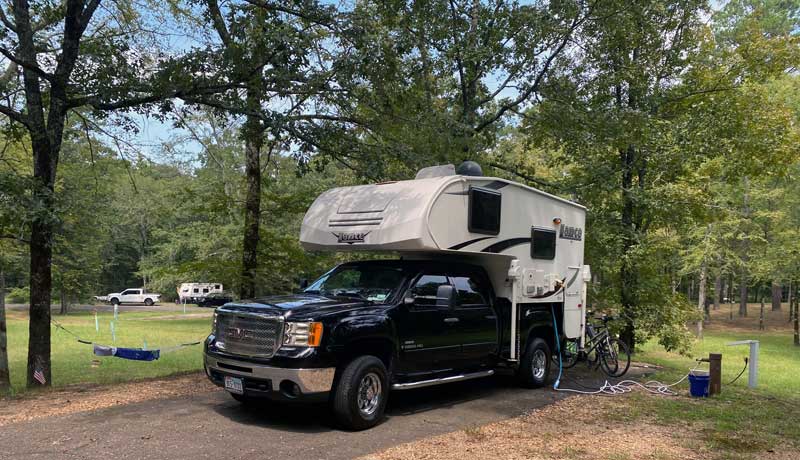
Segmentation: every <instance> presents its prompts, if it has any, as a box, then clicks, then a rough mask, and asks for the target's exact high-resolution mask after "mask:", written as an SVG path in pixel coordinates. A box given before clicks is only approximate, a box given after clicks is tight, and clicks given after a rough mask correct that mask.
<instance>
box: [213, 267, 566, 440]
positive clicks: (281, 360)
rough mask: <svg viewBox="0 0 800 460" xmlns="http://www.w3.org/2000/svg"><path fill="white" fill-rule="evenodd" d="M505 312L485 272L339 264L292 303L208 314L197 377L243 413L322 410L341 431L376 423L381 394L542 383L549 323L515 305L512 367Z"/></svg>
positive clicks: (546, 307)
mask: <svg viewBox="0 0 800 460" xmlns="http://www.w3.org/2000/svg"><path fill="white" fill-rule="evenodd" d="M510 310H511V308H510V303H509V301H508V300H506V299H498V298H496V297H495V294H494V290H493V288H492V285H491V283H490V281H489V279H488V277H487V275H486V272H485V271H484V270H483V268H481V267H479V266H474V265H467V264H464V263H446V262H439V261H432V260H413V261H412V260H379V261H367V262H351V263H345V264H342V265H339V266H338V267H336V268H334V269H333V270H331V271H329V272H328V273H326V274H325V275H323V276H322V277H320V278H319V279H318V280H317V281H315V282H314V283H312V284H311V285H310V286H308V287H307V288H306V289H305V290H304V291H302V292H301V293H300V294H297V295H289V296H274V297H267V298H263V299H257V300H253V301H248V302H237V303H228V304H226V305H224V306H222V307H220V308H218V309H217V310H216V312H215V314H214V325H213V330H212V333H211V335H209V337H208V339H207V340H206V342H205V354H204V360H205V370H206V373H207V375H208V377H209V379H211V381H213V382H214V383H215V384H217V385H219V386H222V387H224V388H225V389H226V390H228V391H229V392H230V393H231V395H232V396H233V397H234V398H235V399H237V400H238V401H240V402H242V403H248V402H252V401H253V400H256V399H259V398H270V399H278V400H285V401H326V402H329V403H330V405H331V406H332V409H333V412H334V414H335V416H336V419H337V420H338V421H339V423H340V424H341V425H342V426H343V427H344V428H347V429H354V430H358V429H366V428H369V427H371V426H373V425H375V424H376V423H378V422H380V420H381V419H382V417H383V411H384V408H385V407H386V402H387V399H388V395H389V390H390V389H391V390H407V389H413V388H420V387H424V386H430V385H437V384H441V383H448V382H454V381H459V380H466V379H470V378H477V377H484V376H489V375H492V374H493V373H494V371H495V369H496V368H498V367H506V368H511V369H512V370H514V371H515V372H516V375H517V377H518V378H519V380H520V382H521V383H522V384H523V385H525V386H529V387H540V386H543V385H545V384H546V383H547V379H548V374H549V370H550V363H551V350H553V349H554V346H555V343H554V336H555V334H554V333H553V314H552V313H551V311H555V312H556V315H557V319H558V321H557V322H558V324H560V323H561V321H560V317H561V314H562V304H561V303H558V304H554V305H551V304H548V303H545V304H542V303H536V304H523V305H519V310H520V323H519V324H520V328H519V335H518V337H519V350H523V352H522V353H521V354H522V356H521V357H520V359H519V361H511V360H509V359H508V358H509V351H510V344H509V342H510V324H511V321H510V318H508V316H509V312H510Z"/></svg>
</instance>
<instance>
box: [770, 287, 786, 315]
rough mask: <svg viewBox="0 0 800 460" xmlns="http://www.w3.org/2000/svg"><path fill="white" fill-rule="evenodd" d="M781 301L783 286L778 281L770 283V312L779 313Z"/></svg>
mask: <svg viewBox="0 0 800 460" xmlns="http://www.w3.org/2000/svg"><path fill="white" fill-rule="evenodd" d="M782 300H783V286H781V283H780V282H779V281H773V282H772V311H781V301H782Z"/></svg>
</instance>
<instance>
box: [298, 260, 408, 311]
mask: <svg viewBox="0 0 800 460" xmlns="http://www.w3.org/2000/svg"><path fill="white" fill-rule="evenodd" d="M403 276H404V273H403V270H401V269H400V268H397V267H377V266H374V265H345V266H341V267H338V268H336V269H335V270H333V271H330V272H328V273H326V274H324V275H322V277H321V278H320V279H318V280H317V281H315V282H314V284H312V285H311V286H309V287H308V289H306V290H305V292H307V293H309V294H321V295H330V296H338V297H355V298H360V299H364V300H369V301H371V302H383V301H384V300H386V299H388V298H389V297H391V296H392V294H394V292H395V290H397V289H398V287H399V286H400V284H401V283H402V281H403Z"/></svg>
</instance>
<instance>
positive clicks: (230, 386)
mask: <svg viewBox="0 0 800 460" xmlns="http://www.w3.org/2000/svg"><path fill="white" fill-rule="evenodd" d="M225 389H226V390H228V391H230V392H231V393H236V394H237V395H241V394H244V387H243V386H242V379H240V378H237V377H231V376H229V375H226V376H225Z"/></svg>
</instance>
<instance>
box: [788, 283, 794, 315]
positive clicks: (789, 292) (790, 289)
mask: <svg viewBox="0 0 800 460" xmlns="http://www.w3.org/2000/svg"><path fill="white" fill-rule="evenodd" d="M792 289H794V283H792V280H789V287H788V289H787V292H786V296H787V297H788V298H787V299H786V303H788V304H789V321H791V320H792V305H793V304H792V300H793V299H794V296H793V295H792Z"/></svg>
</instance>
